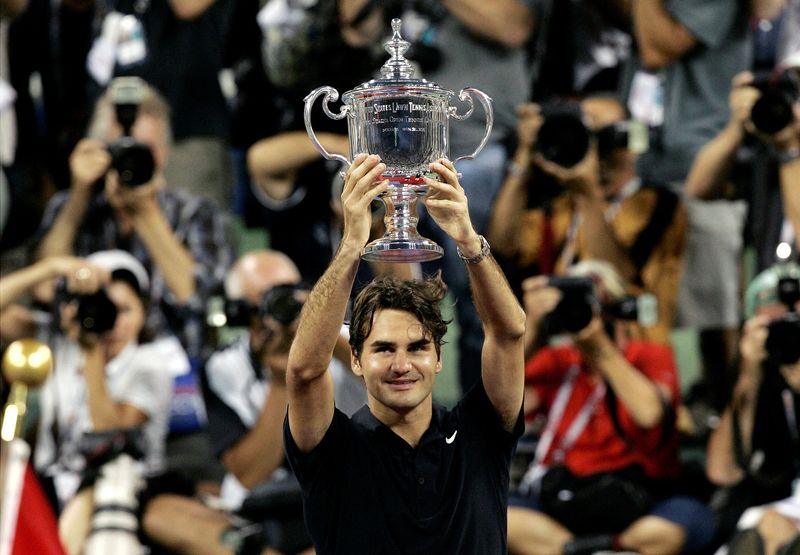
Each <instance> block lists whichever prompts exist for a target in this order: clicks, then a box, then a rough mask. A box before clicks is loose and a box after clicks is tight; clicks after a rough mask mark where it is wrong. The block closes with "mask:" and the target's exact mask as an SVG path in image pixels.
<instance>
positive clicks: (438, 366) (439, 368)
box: [434, 355, 442, 374]
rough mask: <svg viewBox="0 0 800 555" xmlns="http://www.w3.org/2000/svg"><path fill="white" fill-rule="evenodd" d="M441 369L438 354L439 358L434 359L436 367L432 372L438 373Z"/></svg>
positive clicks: (440, 358) (440, 357)
mask: <svg viewBox="0 0 800 555" xmlns="http://www.w3.org/2000/svg"><path fill="white" fill-rule="evenodd" d="M441 371H442V356H441V355H439V358H438V359H437V360H436V368H435V369H434V372H436V373H437V374H438V373H439V372H441Z"/></svg>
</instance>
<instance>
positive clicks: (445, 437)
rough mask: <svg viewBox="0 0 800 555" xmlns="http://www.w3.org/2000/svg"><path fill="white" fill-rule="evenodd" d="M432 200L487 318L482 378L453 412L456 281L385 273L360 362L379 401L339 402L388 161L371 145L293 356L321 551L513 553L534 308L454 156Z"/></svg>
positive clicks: (439, 169)
mask: <svg viewBox="0 0 800 555" xmlns="http://www.w3.org/2000/svg"><path fill="white" fill-rule="evenodd" d="M429 169H430V172H431V175H435V178H432V177H427V176H425V177H422V178H421V179H422V181H423V182H424V187H425V188H426V189H427V192H426V193H425V196H424V197H423V202H424V204H425V206H426V208H427V210H428V212H429V213H430V215H431V217H432V218H433V220H434V221H435V222H436V224H437V225H438V226H439V227H440V228H441V229H442V230H443V231H444V232H445V233H446V234H447V235H448V236H449V237H451V238H452V239H453V240H454V242H455V243H456V245H457V246H458V254H459V256H461V258H462V259H463V260H464V262H465V266H466V268H467V271H468V274H469V279H470V283H471V287H472V292H473V296H474V301H475V305H476V307H477V310H478V314H479V315H480V317H481V320H482V322H483V325H484V329H485V340H484V344H483V351H482V355H481V365H482V377H481V380H480V381H479V382H478V383H477V384H476V385H475V386H474V387H473V388H472V389H471V390H470V391H468V392H467V393H466V394H465V396H464V397H463V398H462V400H461V401H460V402H459V403H458V404H457V405H456V406H455V407H454V408H453V409H452V410H449V411H448V410H446V409H445V408H443V407H439V406H436V405H434V404H433V400H432V388H433V383H434V380H435V377H436V375H437V374H438V373H439V372H440V371H441V368H442V362H441V358H440V347H441V343H442V337H443V336H444V333H445V331H446V329H447V323H446V322H445V321H443V320H442V316H441V312H440V309H439V301H440V300H441V299H442V298H443V297H444V294H445V291H446V287H445V285H444V283H443V282H442V281H441V279H440V278H439V277H438V276H436V277H433V278H429V279H427V280H424V281H400V280H397V279H395V278H390V277H384V278H379V279H377V280H375V281H373V282H372V283H370V284H368V285H367V286H366V287H365V288H364V289H363V290H362V291H361V293H360V294H359V296H358V297H357V299H356V301H355V304H354V308H353V313H352V319H351V324H350V345H351V364H352V368H353V371H354V372H355V373H356V374H357V375H359V376H361V377H363V379H364V381H365V383H366V387H367V393H368V402H367V406H365V407H363V408H362V409H361V410H359V411H358V412H356V413H355V414H354V415H353V417H352V419H351V418H348V417H347V416H345V414H344V413H342V412H341V411H339V410H338V409H337V408H336V407H335V406H334V400H333V383H332V379H331V376H330V374H329V373H328V372H327V368H328V364H329V362H330V359H331V357H332V354H333V348H334V345H335V343H336V338H337V337H338V335H339V330H340V328H341V323H342V320H343V319H344V317H345V311H346V308H347V302H348V299H349V297H350V290H351V288H352V286H353V282H354V279H355V274H356V270H357V268H358V265H359V262H360V260H361V255H362V251H363V249H364V247H365V246H366V244H367V241H368V238H369V231H370V223H371V214H370V204H371V203H372V201H373V200H374V199H375V198H376V197H377V196H379V195H385V194H386V193H387V191H388V189H389V188H390V187H391V186H392V185H390V180H389V179H383V178H382V176H384V175H385V174H386V173H387V167H386V164H384V163H383V162H381V160H380V158H379V157H378V156H376V155H369V156H368V155H366V154H359V155H358V156H356V157H355V160H354V161H353V163H352V164H351V166H350V168H349V169H348V171H347V173H346V176H345V184H344V190H343V192H342V205H343V211H344V233H343V238H342V242H341V244H340V246H339V250H338V252H337V254H336V256H335V257H334V259H333V261H332V262H331V264H330V266H329V267H328V269H327V271H326V272H325V274H324V275H323V276H322V278H321V279H320V280H319V281H318V282H317V285H316V286H315V287H314V289H313V290H312V292H311V294H310V295H309V297H308V300H307V302H306V304H305V306H304V308H303V311H302V314H301V317H300V322H299V327H298V331H297V334H296V337H295V340H294V343H293V344H292V348H291V351H290V354H289V363H288V368H287V375H286V381H287V388H288V398H289V409H288V416H287V419H286V423H285V426H284V437H285V445H286V450H287V455H288V458H289V461H290V463H291V465H292V468H293V470H294V472H295V474H296V476H297V478H298V480H299V481H300V484H301V486H302V488H303V492H304V510H305V519H306V525H307V527H308V529H309V532H310V534H311V536H312V538H313V540H314V545H315V548H316V550H317V553H318V554H319V555H322V554H327V553H343V554H348V555H357V554H362V553H363V554H367V553H386V554H395V553H397V554H400V553H409V552H413V553H430V554H437V555H439V554H446V553H453V554H469V553H474V554H476V555H477V554H485V553H505V551H506V543H507V540H506V508H507V500H508V499H507V491H508V482H509V464H510V460H511V455H512V452H513V450H514V446H515V444H516V441H517V439H518V438H519V436H520V434H521V433H522V430H523V421H522V418H521V409H522V397H523V351H522V349H523V335H524V328H525V314H524V312H523V310H522V308H521V307H520V305H519V303H518V302H517V300H516V298H515V297H514V294H513V293H512V291H511V289H510V287H509V286H508V283H507V282H506V279H505V276H504V275H503V273H502V271H501V270H500V268H499V267H498V265H497V263H496V262H495V260H494V259H493V258H492V256H491V253H490V249H489V245H488V243H487V242H486V240H485V239H484V238H483V237H481V236H479V235H478V234H477V233H476V232H475V230H474V229H473V225H472V222H471V221H470V217H469V213H468V211H467V198H466V196H465V195H464V191H463V189H462V187H461V185H460V183H459V181H458V174H457V173H456V171H455V167H454V166H453V164H452V163H451V162H449V161H447V160H444V159H439V160H436V161H434V162H431V163H430V164H429Z"/></svg>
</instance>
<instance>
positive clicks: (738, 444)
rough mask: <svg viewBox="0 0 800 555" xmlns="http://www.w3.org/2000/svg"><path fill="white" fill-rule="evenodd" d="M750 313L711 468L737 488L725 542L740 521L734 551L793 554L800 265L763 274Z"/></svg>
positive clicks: (797, 520) (799, 438)
mask: <svg viewBox="0 0 800 555" xmlns="http://www.w3.org/2000/svg"><path fill="white" fill-rule="evenodd" d="M745 310H746V314H747V317H748V320H747V321H746V322H745V324H744V330H743V332H742V337H741V340H740V341H739V356H740V363H739V378H738V380H737V382H736V386H735V389H734V392H733V398H732V400H731V402H730V403H729V405H728V406H727V407H726V408H725V410H724V412H723V413H722V418H721V420H720V424H719V426H718V427H717V428H716V429H715V430H714V432H713V433H712V435H711V438H710V439H709V443H708V451H707V467H706V470H707V473H708V477H709V478H710V479H711V481H712V482H714V483H715V484H717V485H720V486H726V487H729V488H731V489H730V494H731V495H730V501H731V503H729V504H726V505H724V506H723V510H722V512H721V518H720V522H721V523H722V525H721V529H720V532H721V533H722V534H723V538H724V539H728V538H730V534H731V533H732V532H733V526H734V523H735V522H736V521H737V520H739V523H738V527H739V529H740V530H741V531H740V533H739V534H737V535H736V536H735V537H734V540H733V542H732V544H731V546H730V551H729V553H730V554H731V555H734V554H735V555H745V554H746V555H761V554H768V555H776V554H787V555H788V554H794V553H797V552H798V549H800V490H799V489H798V484H800V481H798V479H800V431H798V422H800V341H799V340H800V314H798V312H800V266H798V265H797V264H795V263H788V262H784V263H782V264H778V265H775V266H773V267H771V268H768V269H766V270H764V271H763V272H761V273H760V274H758V275H757V276H756V277H755V278H754V279H753V281H752V282H751V283H750V285H749V287H748V288H747V292H746V294H745ZM748 507H752V508H750V509H748ZM745 509H747V511H745ZM743 512H744V514H742V513H743ZM740 515H741V519H740V518H739V517H740Z"/></svg>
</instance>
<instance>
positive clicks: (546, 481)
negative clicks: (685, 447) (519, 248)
mask: <svg viewBox="0 0 800 555" xmlns="http://www.w3.org/2000/svg"><path fill="white" fill-rule="evenodd" d="M568 276H569V277H568V278H556V281H554V278H547V277H546V276H537V277H533V278H529V279H528V280H526V283H525V298H524V305H525V312H526V315H527V322H526V328H527V329H528V330H535V331H536V332H542V333H545V334H547V335H548V336H549V335H550V334H553V333H558V334H562V333H565V332H568V335H569V339H570V341H569V342H568V343H566V344H563V345H560V346H545V347H542V348H541V349H538V350H537V351H536V352H535V354H534V355H533V356H532V357H531V358H529V359H528V361H527V364H526V367H525V381H526V391H525V414H526V420H529V421H531V420H532V419H539V420H541V419H544V424H543V426H544V427H543V430H542V431H541V434H540V436H539V440H538V443H537V447H536V454H535V456H534V459H533V462H532V463H531V465H530V467H529V469H528V472H526V474H525V476H524V478H523V480H522V483H521V486H520V489H519V491H518V493H517V495H516V496H513V495H512V497H511V499H510V501H509V510H508V541H509V553H512V554H516V555H520V554H532V555H535V554H540V553H541V554H545V553H548V554H552V553H564V554H569V555H584V554H586V555H589V554H592V553H595V552H596V551H602V550H623V551H635V552H637V553H641V554H643V555H650V554H656V553H658V554H662V555H663V554H677V553H697V552H700V550H702V549H703V548H704V547H705V546H706V545H707V544H708V543H709V542H710V541H711V538H712V536H713V516H712V514H711V512H710V510H709V509H708V508H706V507H705V505H703V504H702V503H701V502H700V501H699V500H697V499H694V498H692V497H688V496H683V495H680V494H679V493H678V486H677V482H676V480H677V478H679V470H678V468H679V465H678V435H677V431H676V428H675V410H676V408H677V406H678V403H679V395H680V390H679V386H678V377H677V372H676V369H675V363H674V361H673V358H672V353H671V351H670V349H669V348H668V347H666V346H664V345H660V344H657V343H652V342H647V341H637V340H633V339H631V338H630V337H629V335H628V334H627V332H626V329H627V328H626V326H625V325H624V322H623V321H621V320H619V319H618V318H615V317H609V315H608V313H607V310H606V307H608V306H609V305H610V304H612V303H613V302H614V301H618V300H620V299H621V298H622V297H623V295H624V294H625V286H624V283H623V282H622V280H621V279H620V276H619V275H618V274H617V272H615V271H614V269H613V267H612V266H611V265H610V264H609V263H607V262H603V261H596V260H588V261H584V262H580V263H578V264H576V265H575V266H573V267H572V268H571V269H570V270H569V272H568ZM580 277H583V278H584V279H583V280H578V279H576V278H580ZM579 283H585V284H587V285H586V286H585V287H578V284H579ZM554 285H557V286H554ZM532 340H534V338H533V337H528V338H527V341H532Z"/></svg>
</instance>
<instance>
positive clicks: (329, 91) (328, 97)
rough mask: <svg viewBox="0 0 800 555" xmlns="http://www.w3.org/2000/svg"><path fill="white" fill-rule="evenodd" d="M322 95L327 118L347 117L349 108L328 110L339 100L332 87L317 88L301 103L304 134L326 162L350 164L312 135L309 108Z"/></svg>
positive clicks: (323, 108)
mask: <svg viewBox="0 0 800 555" xmlns="http://www.w3.org/2000/svg"><path fill="white" fill-rule="evenodd" d="M322 94H324V95H325V98H323V99H322V110H323V111H324V112H325V115H326V116H328V117H329V118H331V119H342V118H344V117H345V116H346V115H347V112H349V111H350V107H349V106H342V108H341V109H340V110H339V113H338V114H334V113H333V112H331V111H330V108H328V102H336V101H337V100H339V91H337V90H336V89H334V88H333V87H319V88H317V89H314V90H313V91H311V92H310V93H309V94H308V95H307V96H306V97H305V98H304V99H303V102H304V103H305V108H304V109H303V120H304V121H305V123H306V132H308V137H309V138H310V139H311V142H312V143H314V146H315V147H316V148H317V150H318V151H319V153H320V154H322V156H324V157H325V159H326V160H338V161H339V162H341V163H342V164H350V163H351V161H350V160H348V159H347V158H345V157H344V156H342V155H341V154H331V153H330V152H328V151H327V150H325V147H324V146H322V143H320V142H319V139H317V135H316V133H314V129H313V128H312V127H311V108H312V107H313V106H314V102H315V101H316V100H317V97H318V96H320V95H322ZM484 142H486V141H484ZM481 146H482V145H481Z"/></svg>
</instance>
